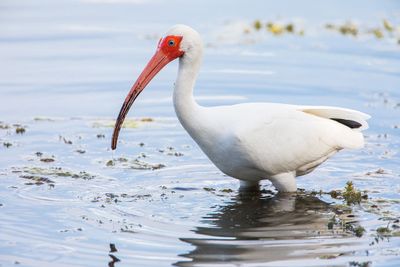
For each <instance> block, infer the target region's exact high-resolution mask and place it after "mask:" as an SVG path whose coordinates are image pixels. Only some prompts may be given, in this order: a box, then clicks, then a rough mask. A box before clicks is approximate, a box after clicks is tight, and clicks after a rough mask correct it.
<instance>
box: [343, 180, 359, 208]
mask: <svg viewBox="0 0 400 267" xmlns="http://www.w3.org/2000/svg"><path fill="white" fill-rule="evenodd" d="M342 196H343V198H344V200H345V201H346V203H347V205H352V204H360V202H361V199H362V194H361V192H360V191H358V190H357V189H356V188H355V187H354V185H353V182H351V181H348V182H347V183H346V187H345V188H344V191H343V193H342Z"/></svg>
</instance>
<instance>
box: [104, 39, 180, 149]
mask: <svg viewBox="0 0 400 267" xmlns="http://www.w3.org/2000/svg"><path fill="white" fill-rule="evenodd" d="M160 44H161V40H160ZM182 54H183V53H180V54H173V55H171V54H170V53H168V51H165V49H163V48H162V47H161V46H160V45H159V46H158V48H157V51H156V53H155V54H154V56H153V57H152V58H151V59H150V61H149V63H147V66H146V67H145V68H144V70H143V71H142V73H141V74H140V76H139V78H138V79H137V80H136V82H135V84H134V85H133V86H132V88H131V90H130V91H129V93H128V95H127V97H126V98H125V101H124V104H123V105H122V107H121V110H120V112H119V115H118V118H117V121H116V123H115V126H114V133H113V137H112V142H111V148H112V150H114V149H116V147H117V141H118V135H119V131H120V130H121V126H122V123H123V122H124V119H125V117H126V114H128V111H129V108H130V107H131V106H132V104H133V102H134V101H135V99H136V98H137V97H138V95H139V94H140V93H141V92H142V91H143V89H144V88H145V87H146V85H147V84H148V83H149V82H150V81H151V80H152V79H153V78H154V76H155V75H156V74H157V73H158V72H159V71H160V70H161V69H162V68H163V67H164V66H165V65H167V64H168V63H169V62H171V61H172V60H174V59H176V58H177V57H178V56H181V55H182Z"/></svg>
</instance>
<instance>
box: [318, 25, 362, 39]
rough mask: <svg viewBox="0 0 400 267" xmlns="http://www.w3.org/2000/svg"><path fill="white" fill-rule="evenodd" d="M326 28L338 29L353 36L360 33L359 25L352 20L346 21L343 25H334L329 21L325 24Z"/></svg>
mask: <svg viewBox="0 0 400 267" xmlns="http://www.w3.org/2000/svg"><path fill="white" fill-rule="evenodd" d="M325 28H326V29H328V30H334V31H338V32H340V33H341V34H343V35H352V36H357V35H358V27H357V25H355V24H354V23H352V22H345V23H344V24H342V25H334V24H330V23H328V24H326V25H325Z"/></svg>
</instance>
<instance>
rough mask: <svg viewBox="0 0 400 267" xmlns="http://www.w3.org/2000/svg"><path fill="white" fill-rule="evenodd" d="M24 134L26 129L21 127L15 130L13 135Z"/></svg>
mask: <svg viewBox="0 0 400 267" xmlns="http://www.w3.org/2000/svg"><path fill="white" fill-rule="evenodd" d="M25 132H26V129H25V128H24V127H22V126H19V127H17V128H15V133H17V134H24V133H25Z"/></svg>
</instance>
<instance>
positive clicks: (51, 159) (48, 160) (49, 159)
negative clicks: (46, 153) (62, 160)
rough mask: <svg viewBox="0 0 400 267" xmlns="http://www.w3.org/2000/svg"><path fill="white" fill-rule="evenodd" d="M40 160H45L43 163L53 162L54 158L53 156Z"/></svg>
mask: <svg viewBox="0 0 400 267" xmlns="http://www.w3.org/2000/svg"><path fill="white" fill-rule="evenodd" d="M40 161H41V162H45V163H49V162H54V161H55V159H54V158H41V159H40Z"/></svg>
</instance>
